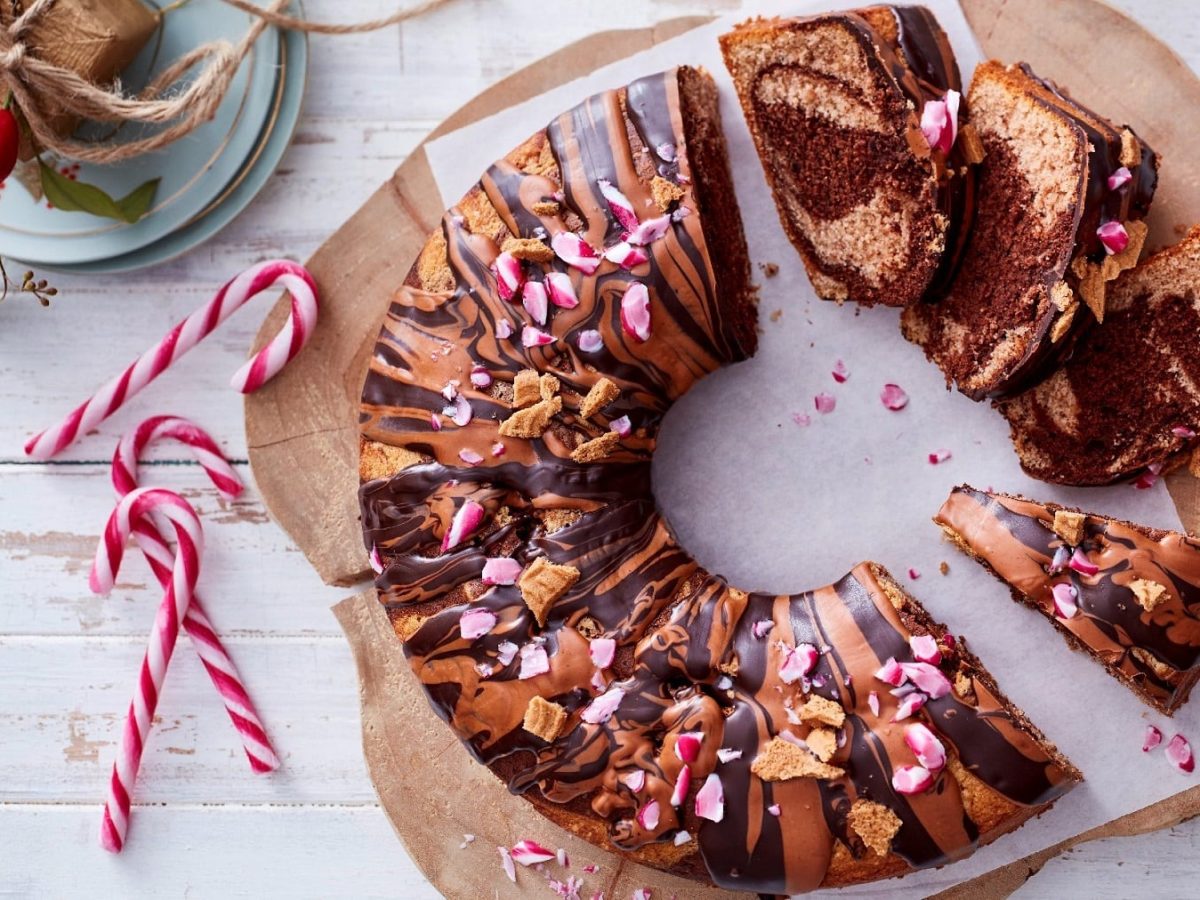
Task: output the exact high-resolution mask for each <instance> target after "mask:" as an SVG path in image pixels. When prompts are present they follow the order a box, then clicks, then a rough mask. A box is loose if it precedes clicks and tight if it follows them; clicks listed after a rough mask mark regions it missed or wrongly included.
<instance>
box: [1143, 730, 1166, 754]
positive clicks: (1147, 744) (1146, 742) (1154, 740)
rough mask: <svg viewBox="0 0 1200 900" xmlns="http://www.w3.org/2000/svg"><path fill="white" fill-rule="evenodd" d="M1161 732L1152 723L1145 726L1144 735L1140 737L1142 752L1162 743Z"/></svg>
mask: <svg viewBox="0 0 1200 900" xmlns="http://www.w3.org/2000/svg"><path fill="white" fill-rule="evenodd" d="M1162 739H1163V733H1162V732H1161V731H1159V730H1158V729H1157V728H1155V727H1154V726H1153V725H1147V726H1146V735H1145V737H1143V738H1142V752H1143V753H1149V752H1150V751H1151V750H1153V749H1154V748H1155V747H1157V746H1158V745H1159V744H1161V743H1162Z"/></svg>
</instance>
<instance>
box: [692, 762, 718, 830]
mask: <svg viewBox="0 0 1200 900" xmlns="http://www.w3.org/2000/svg"><path fill="white" fill-rule="evenodd" d="M696 815H697V816H699V817H700V818H701V819H708V821H710V822H720V821H721V820H722V819H724V818H725V790H724V788H722V787H721V777H720V776H719V775H718V774H717V773H716V772H713V773H712V774H711V775H709V776H708V778H706V779H705V780H704V786H703V787H701V788H700V790H699V792H698V793H697V794H696Z"/></svg>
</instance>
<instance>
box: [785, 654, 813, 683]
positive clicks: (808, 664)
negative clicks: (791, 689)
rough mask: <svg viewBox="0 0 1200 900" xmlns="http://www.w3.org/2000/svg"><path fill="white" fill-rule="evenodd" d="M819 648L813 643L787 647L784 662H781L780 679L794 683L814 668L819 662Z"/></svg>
mask: <svg viewBox="0 0 1200 900" xmlns="http://www.w3.org/2000/svg"><path fill="white" fill-rule="evenodd" d="M817 656H818V654H817V648H816V647H814V646H813V645H812V644H801V645H800V646H798V647H795V648H792V647H785V648H784V657H783V662H781V663H780V664H779V680H780V681H782V682H783V683H784V684H794V683H795V682H797V681H799V680H800V679H801V678H803V677H804V676H805V675H807V674H808V673H809V672H811V671H812V670H813V666H815V665H816V664H817Z"/></svg>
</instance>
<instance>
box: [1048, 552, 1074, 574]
mask: <svg viewBox="0 0 1200 900" xmlns="http://www.w3.org/2000/svg"><path fill="white" fill-rule="evenodd" d="M1070 561H1071V551H1070V549H1069V548H1067V547H1066V546H1062V547H1059V548H1058V549H1057V550H1055V551H1054V556H1053V557H1051V559H1050V565H1048V566H1047V567H1046V572H1047V573H1048V574H1050V575H1057V574H1058V573H1059V572H1061V571H1062V570H1063V569H1065V568H1066V567H1067V563H1069V562H1070Z"/></svg>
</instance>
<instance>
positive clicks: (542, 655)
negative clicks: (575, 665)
mask: <svg viewBox="0 0 1200 900" xmlns="http://www.w3.org/2000/svg"><path fill="white" fill-rule="evenodd" d="M549 671H550V657H549V656H547V655H546V648H545V647H543V646H542V645H541V644H533V643H530V644H526V645H525V646H524V647H522V648H521V671H520V672H518V673H517V679H518V680H519V681H524V680H526V679H527V678H534V677H536V676H538V675H545V674H546V673H547V672H549Z"/></svg>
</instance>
